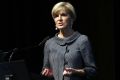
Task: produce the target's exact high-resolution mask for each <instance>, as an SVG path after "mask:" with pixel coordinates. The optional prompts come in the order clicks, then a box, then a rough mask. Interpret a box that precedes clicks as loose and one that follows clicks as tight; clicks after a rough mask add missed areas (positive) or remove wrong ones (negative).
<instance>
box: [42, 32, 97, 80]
mask: <svg viewBox="0 0 120 80" xmlns="http://www.w3.org/2000/svg"><path fill="white" fill-rule="evenodd" d="M64 67H70V68H75V69H81V68H84V69H85V72H86V76H84V77H80V76H74V75H73V76H69V77H63V70H64ZM43 68H51V69H52V71H53V76H54V79H55V80H63V79H64V80H87V78H89V77H90V76H93V75H94V74H95V73H96V66H95V61H94V58H93V55H92V51H91V46H90V43H89V40H88V37H87V36H86V35H82V34H80V33H79V32H77V31H76V32H74V34H72V35H71V36H69V37H67V38H65V39H61V38H59V37H57V34H56V35H55V36H54V37H52V38H51V39H49V40H47V42H46V43H45V48H44V65H43Z"/></svg>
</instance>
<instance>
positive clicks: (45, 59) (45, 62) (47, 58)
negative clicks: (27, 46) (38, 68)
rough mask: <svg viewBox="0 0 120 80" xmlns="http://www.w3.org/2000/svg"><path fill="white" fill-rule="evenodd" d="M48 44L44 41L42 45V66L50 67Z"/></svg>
mask: <svg viewBox="0 0 120 80" xmlns="http://www.w3.org/2000/svg"><path fill="white" fill-rule="evenodd" d="M49 52H50V50H49V45H48V42H46V43H45V46H44V59H43V68H50V64H49Z"/></svg>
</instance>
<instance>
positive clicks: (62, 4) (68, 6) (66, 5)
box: [51, 2, 76, 20]
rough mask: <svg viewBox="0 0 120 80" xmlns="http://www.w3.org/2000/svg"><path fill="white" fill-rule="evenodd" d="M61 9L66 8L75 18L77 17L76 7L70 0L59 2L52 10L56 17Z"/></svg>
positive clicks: (53, 15)
mask: <svg viewBox="0 0 120 80" xmlns="http://www.w3.org/2000/svg"><path fill="white" fill-rule="evenodd" d="M61 10H65V11H66V12H67V13H68V14H70V16H71V18H72V19H73V20H75V19H76V13H75V9H74V7H73V6H72V4H70V3H69V2H58V3H57V4H55V5H54V6H53V8H52V11H51V14H52V17H53V18H54V17H55V15H56V14H59V11H61Z"/></svg>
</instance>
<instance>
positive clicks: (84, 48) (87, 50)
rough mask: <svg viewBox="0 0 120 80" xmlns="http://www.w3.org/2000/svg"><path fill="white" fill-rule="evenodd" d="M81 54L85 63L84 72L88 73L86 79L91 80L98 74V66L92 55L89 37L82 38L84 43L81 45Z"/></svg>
mask: <svg viewBox="0 0 120 80" xmlns="http://www.w3.org/2000/svg"><path fill="white" fill-rule="evenodd" d="M80 48H81V54H82V58H83V61H84V62H83V63H84V70H85V72H86V78H90V77H92V76H94V75H95V74H96V65H95V59H94V57H93V54H92V49H91V45H90V41H89V40H88V37H87V36H85V35H84V36H83V37H82V42H81V45H80Z"/></svg>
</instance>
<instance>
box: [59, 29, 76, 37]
mask: <svg viewBox="0 0 120 80" xmlns="http://www.w3.org/2000/svg"><path fill="white" fill-rule="evenodd" d="M73 33H74V30H72V29H69V30H60V31H59V33H58V37H59V38H65V37H69V36H71V35H72V34H73Z"/></svg>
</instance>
